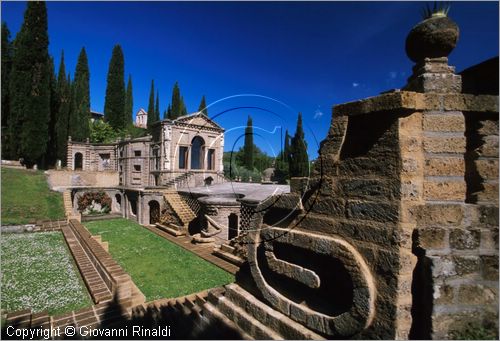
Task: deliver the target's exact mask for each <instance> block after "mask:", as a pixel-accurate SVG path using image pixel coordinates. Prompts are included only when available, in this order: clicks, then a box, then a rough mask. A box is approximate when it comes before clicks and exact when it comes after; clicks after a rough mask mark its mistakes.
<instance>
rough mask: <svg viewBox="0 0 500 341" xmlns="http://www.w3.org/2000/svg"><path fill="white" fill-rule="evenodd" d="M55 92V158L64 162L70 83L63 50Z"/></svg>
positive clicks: (69, 106) (69, 104)
mask: <svg viewBox="0 0 500 341" xmlns="http://www.w3.org/2000/svg"><path fill="white" fill-rule="evenodd" d="M57 94H58V97H59V108H58V111H57V119H56V138H57V147H56V150H57V153H56V154H57V158H58V159H59V160H61V161H62V163H63V164H66V147H67V141H68V124H69V115H70V109H71V97H72V96H71V85H70V79H69V76H66V65H65V64H64V51H63V52H62V53H61V63H60V64H59V72H58V74H57Z"/></svg>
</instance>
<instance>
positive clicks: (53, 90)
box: [45, 57, 59, 165]
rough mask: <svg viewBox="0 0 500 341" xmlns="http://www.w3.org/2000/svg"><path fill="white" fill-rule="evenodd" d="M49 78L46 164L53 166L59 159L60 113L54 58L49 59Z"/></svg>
mask: <svg viewBox="0 0 500 341" xmlns="http://www.w3.org/2000/svg"><path fill="white" fill-rule="evenodd" d="M49 76H50V117H49V136H48V141H47V152H46V160H45V162H46V164H47V165H53V164H55V162H56V158H57V136H56V120H57V112H58V111H59V94H58V93H57V79H56V74H55V67H54V58H52V57H50V58H49Z"/></svg>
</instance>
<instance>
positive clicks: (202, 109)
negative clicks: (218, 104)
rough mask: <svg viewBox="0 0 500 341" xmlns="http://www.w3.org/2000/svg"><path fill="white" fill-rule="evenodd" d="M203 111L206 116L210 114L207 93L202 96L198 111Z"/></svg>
mask: <svg viewBox="0 0 500 341" xmlns="http://www.w3.org/2000/svg"><path fill="white" fill-rule="evenodd" d="M200 111H201V112H203V114H204V115H205V116H208V109H207V103H206V102H205V95H203V97H202V98H201V102H200V106H199V107H198V112H200Z"/></svg>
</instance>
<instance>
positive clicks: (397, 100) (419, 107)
mask: <svg viewBox="0 0 500 341" xmlns="http://www.w3.org/2000/svg"><path fill="white" fill-rule="evenodd" d="M436 110H450V111H451V110H452V111H455V112H456V111H472V112H498V96H491V95H477V96H476V95H470V94H437V93H427V94H424V93H417V92H411V91H396V92H391V93H386V94H381V95H378V96H375V97H369V98H366V99H363V100H360V101H355V102H349V103H344V104H339V105H336V106H334V107H333V116H354V115H361V114H368V113H375V112H387V111H397V112H399V113H406V112H408V113H409V112H414V111H436Z"/></svg>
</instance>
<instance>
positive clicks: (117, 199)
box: [115, 194, 122, 212]
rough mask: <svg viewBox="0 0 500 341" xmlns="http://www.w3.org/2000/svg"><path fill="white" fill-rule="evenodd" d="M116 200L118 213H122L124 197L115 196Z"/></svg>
mask: <svg viewBox="0 0 500 341" xmlns="http://www.w3.org/2000/svg"><path fill="white" fill-rule="evenodd" d="M115 199H116V211H117V212H121V211H122V196H121V195H120V194H115Z"/></svg>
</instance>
